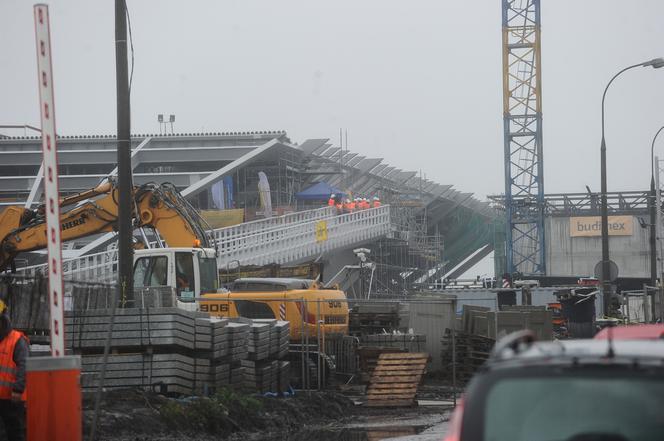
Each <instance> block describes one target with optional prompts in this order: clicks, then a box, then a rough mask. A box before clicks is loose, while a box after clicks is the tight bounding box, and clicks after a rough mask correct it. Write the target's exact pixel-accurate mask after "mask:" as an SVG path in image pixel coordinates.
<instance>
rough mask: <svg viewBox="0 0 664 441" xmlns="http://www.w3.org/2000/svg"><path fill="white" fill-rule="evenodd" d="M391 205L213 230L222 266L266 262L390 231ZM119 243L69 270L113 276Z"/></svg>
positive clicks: (79, 276)
mask: <svg viewBox="0 0 664 441" xmlns="http://www.w3.org/2000/svg"><path fill="white" fill-rule="evenodd" d="M390 228H391V224H390V211H389V205H386V206H383V207H379V208H371V209H366V210H360V211H356V212H353V213H347V214H337V212H336V209H335V208H334V207H325V208H320V209H315V210H308V211H301V212H297V213H292V214H287V215H284V216H278V217H274V218H270V219H261V220H258V221H253V222H246V223H244V224H239V225H235V226H232V227H226V228H219V229H217V230H213V231H212V232H211V235H213V236H214V237H215V239H216V243H217V250H218V252H219V258H218V262H219V268H220V269H226V268H228V267H229V265H230V264H231V263H237V262H239V263H240V264H241V265H266V264H269V263H278V264H285V263H292V262H297V261H301V260H305V259H310V258H314V257H317V256H318V255H320V254H321V253H324V252H327V251H332V250H335V249H340V248H345V247H348V246H351V245H353V244H358V243H361V242H365V241H368V240H372V239H376V238H378V237H381V236H384V235H386V234H388V233H389V232H390ZM117 259H118V255H117V249H111V250H107V251H103V252H100V253H95V254H89V255H86V256H82V257H78V258H75V259H68V260H65V261H64V263H63V273H64V275H65V277H66V278H68V279H74V280H94V281H99V282H110V281H113V280H114V279H115V278H116V274H117V266H118V260H117ZM46 270H47V266H46V265H35V266H30V267H23V268H17V273H19V274H22V275H25V276H31V275H34V274H35V273H37V272H41V273H42V274H44V271H46Z"/></svg>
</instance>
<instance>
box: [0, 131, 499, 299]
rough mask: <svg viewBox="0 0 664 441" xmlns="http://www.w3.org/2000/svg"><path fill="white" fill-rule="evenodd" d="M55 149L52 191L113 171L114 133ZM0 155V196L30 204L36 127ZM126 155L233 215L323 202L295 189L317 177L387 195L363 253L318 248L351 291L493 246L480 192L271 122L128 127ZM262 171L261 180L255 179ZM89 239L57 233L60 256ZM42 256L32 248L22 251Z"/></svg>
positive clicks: (137, 170) (362, 291)
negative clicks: (224, 128)
mask: <svg viewBox="0 0 664 441" xmlns="http://www.w3.org/2000/svg"><path fill="white" fill-rule="evenodd" d="M58 150H59V161H60V190H61V193H62V194H63V195H67V194H73V193H78V192H81V191H84V190H87V189H90V188H93V187H95V186H96V185H97V184H98V183H99V182H100V181H101V180H102V179H104V178H105V177H107V176H109V175H114V174H115V173H116V172H117V168H116V162H115V161H116V139H115V137H114V136H99V135H98V136H62V137H60V138H59V139H58ZM0 157H2V158H3V160H2V161H0V162H1V163H2V164H3V165H2V166H0V204H1V205H0V206H7V205H16V204H19V205H25V206H35V205H37V204H39V203H40V201H41V200H42V198H43V185H42V182H41V176H42V170H41V139H40V138H39V137H27V136H23V137H8V136H4V137H2V138H0ZM131 157H132V166H133V177H134V183H135V184H144V183H147V182H156V183H165V182H170V183H173V184H174V185H175V186H176V187H177V189H178V190H180V191H181V192H182V194H183V195H185V196H186V198H187V199H188V200H189V201H190V202H191V203H192V205H194V206H195V207H197V208H198V209H200V210H202V211H205V212H206V213H217V214H218V213H221V214H224V213H228V212H233V213H235V214H238V213H239V217H237V216H236V217H235V218H234V219H236V221H237V220H239V221H251V220H254V219H260V218H263V217H265V216H270V215H272V216H279V215H283V214H287V213H291V212H295V211H298V210H303V209H314V208H319V207H322V206H324V205H326V202H327V198H328V197H329V194H327V195H321V197H320V198H318V199H316V198H313V199H312V198H310V197H308V198H302V197H300V196H299V195H300V194H302V192H305V191H306V190H307V189H310V188H312V187H313V186H315V185H316V184H319V183H325V184H326V185H327V186H329V188H336V189H338V190H340V191H341V192H342V193H344V195H345V197H347V198H354V197H366V198H374V197H377V198H379V199H380V201H381V202H382V204H385V205H387V204H389V205H390V207H391V210H390V216H391V222H390V224H391V228H390V230H391V231H390V232H389V233H388V234H385V235H383V237H382V238H380V239H377V240H371V241H369V242H367V243H359V244H356V245H358V246H361V247H364V248H366V249H368V250H370V253H369V254H368V255H367V256H366V258H365V262H361V261H360V260H359V259H358V257H357V254H356V253H353V249H354V248H357V247H354V246H353V247H349V249H346V250H343V251H341V252H335V253H328V254H327V255H326V254H323V255H320V256H318V259H317V260H318V261H319V262H323V263H324V264H325V268H326V269H325V271H324V280H325V281H329V280H331V279H333V278H336V280H337V281H342V280H343V283H341V285H342V286H343V287H344V288H347V289H349V290H350V291H351V292H356V293H358V294H357V295H358V296H366V295H390V296H394V295H401V294H403V293H404V292H406V291H407V289H409V287H412V286H413V285H414V284H427V283H430V282H431V281H433V280H437V279H441V278H445V277H457V276H459V275H461V274H462V273H463V272H465V270H467V269H468V268H470V267H471V266H472V265H473V264H475V263H476V262H477V261H479V260H480V259H482V258H483V257H485V256H486V255H488V254H489V253H490V252H491V251H492V250H493V247H494V245H493V244H494V234H495V220H496V218H497V216H496V213H495V212H494V210H493V209H492V208H491V207H490V206H489V204H487V203H486V202H480V201H479V200H477V199H475V198H473V197H472V194H471V193H463V192H460V191H457V190H455V189H454V188H453V186H452V185H450V184H447V185H443V184H440V183H436V182H434V181H432V180H430V179H425V178H423V177H422V176H419V175H418V173H416V172H414V171H405V170H401V169H399V168H398V167H397V166H392V165H389V164H386V163H384V162H383V160H382V158H368V157H365V156H362V155H361V154H359V153H355V152H351V151H349V150H346V149H342V148H340V147H337V146H333V145H332V144H331V143H330V142H329V141H328V140H327V139H309V140H306V141H304V142H303V143H302V144H299V145H298V144H296V143H293V142H292V141H291V140H290V138H289V137H288V135H287V134H286V133H285V132H281V131H279V132H250V133H186V134H185V133H180V134H160V135H134V136H133V137H132V156H131ZM261 175H263V176H264V178H266V179H265V180H266V181H267V184H268V186H267V187H265V186H263V187H262V188H261V189H260V190H259V183H260V181H261ZM266 189H267V190H266ZM266 191H267V195H268V196H269V197H267V198H266V197H265V194H266V193H265V192H266ZM261 192H263V195H261ZM261 196H263V197H261ZM266 200H267V201H269V203H267V206H266ZM267 210H270V211H271V212H270V213H267V212H266V211H267ZM93 239H94V238H89V237H86V238H83V239H80V240H77V241H72V242H73V243H68V244H65V250H66V252H65V257H66V258H75V257H80V255H84V254H86V253H94V252H99V251H100V250H102V249H103V248H102V247H105V246H108V245H107V243H100V244H99V246H96V245H95V242H94V240H93ZM91 243H92V245H91ZM42 259H43V254H40V253H36V254H33V255H30V256H27V261H26V262H24V263H26V264H27V263H29V264H35V263H39V262H40V260H42ZM353 268H356V269H353Z"/></svg>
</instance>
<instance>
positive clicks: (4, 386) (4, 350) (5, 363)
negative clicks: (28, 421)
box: [0, 329, 27, 401]
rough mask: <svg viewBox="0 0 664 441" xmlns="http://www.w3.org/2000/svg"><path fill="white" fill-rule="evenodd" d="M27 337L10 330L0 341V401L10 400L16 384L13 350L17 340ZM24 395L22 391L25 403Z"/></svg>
mask: <svg viewBox="0 0 664 441" xmlns="http://www.w3.org/2000/svg"><path fill="white" fill-rule="evenodd" d="M21 338H25V339H26V341H27V337H26V336H25V335H24V334H23V333H22V332H19V331H16V330H14V329H12V331H11V332H10V333H9V334H7V336H6V337H5V338H4V339H2V341H0V400H11V398H12V390H13V388H14V383H16V373H17V367H16V363H14V348H15V347H16V343H17V342H18V341H19V339H21ZM25 396H26V393H25V391H23V395H22V396H21V399H22V400H23V401H25Z"/></svg>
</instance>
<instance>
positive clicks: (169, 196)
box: [0, 181, 210, 271]
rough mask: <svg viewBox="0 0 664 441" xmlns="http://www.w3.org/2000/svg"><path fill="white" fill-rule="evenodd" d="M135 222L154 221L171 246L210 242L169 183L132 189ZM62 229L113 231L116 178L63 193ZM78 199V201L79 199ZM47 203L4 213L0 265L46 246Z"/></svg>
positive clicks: (73, 235) (68, 233)
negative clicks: (64, 194) (81, 189)
mask: <svg viewBox="0 0 664 441" xmlns="http://www.w3.org/2000/svg"><path fill="white" fill-rule="evenodd" d="M133 199H134V207H133V208H134V210H133V213H132V215H133V224H134V227H136V228H138V227H151V228H154V229H155V230H156V231H158V232H159V234H160V235H161V237H162V238H163V239H164V240H165V241H166V244H167V245H168V246H169V247H210V240H209V238H208V235H207V233H206V230H205V228H204V227H203V222H204V221H203V220H202V219H201V217H200V215H199V214H198V212H197V211H196V210H194V209H193V207H191V205H189V203H188V202H187V201H186V200H185V199H184V198H183V197H182V195H180V193H179V192H178V191H177V190H176V189H175V187H174V186H172V185H170V184H162V185H157V184H153V183H150V184H145V185H141V186H136V187H134V190H133ZM61 204H62V209H63V210H68V211H63V212H62V213H61V215H60V230H61V237H62V240H63V241H68V240H72V239H77V238H81V237H85V236H90V235H93V234H97V233H104V232H110V231H115V229H116V227H117V220H118V188H117V186H116V185H115V182H114V181H108V182H106V183H104V184H101V185H100V186H98V187H96V188H94V189H91V190H87V191H84V192H81V193H79V194H76V195H73V196H69V197H65V198H62V199H61ZM76 204H77V205H76ZM45 209H46V207H45V206H44V205H40V206H38V207H37V208H36V209H34V210H31V209H27V208H24V207H21V206H10V207H7V208H6V209H5V210H4V211H3V212H2V213H0V271H3V270H5V269H6V268H7V267H8V266H10V265H11V263H12V262H13V260H14V258H15V257H16V255H17V254H19V253H21V252H25V251H34V250H38V249H42V248H46V246H47V235H46V228H47V226H46V216H45Z"/></svg>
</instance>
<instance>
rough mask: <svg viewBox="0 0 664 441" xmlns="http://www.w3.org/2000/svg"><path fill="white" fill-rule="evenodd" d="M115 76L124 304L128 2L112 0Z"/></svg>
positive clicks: (128, 216) (129, 286)
mask: <svg viewBox="0 0 664 441" xmlns="http://www.w3.org/2000/svg"><path fill="white" fill-rule="evenodd" d="M115 78H116V90H117V92H116V93H117V125H118V190H119V195H118V201H119V204H118V232H119V235H118V236H119V238H118V261H119V263H118V289H119V297H120V300H121V301H122V303H123V304H124V303H125V302H127V301H128V300H129V301H130V300H133V298H134V295H133V287H134V284H133V280H132V270H133V264H134V249H133V248H132V234H133V229H132V222H131V220H132V203H131V202H132V189H133V182H132V178H131V172H132V170H131V120H130V105H129V78H128V68H127V5H126V3H125V0H115Z"/></svg>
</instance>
